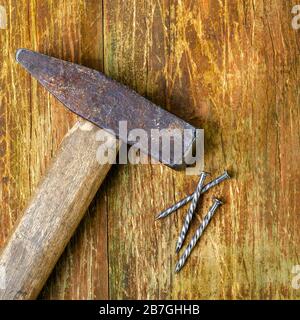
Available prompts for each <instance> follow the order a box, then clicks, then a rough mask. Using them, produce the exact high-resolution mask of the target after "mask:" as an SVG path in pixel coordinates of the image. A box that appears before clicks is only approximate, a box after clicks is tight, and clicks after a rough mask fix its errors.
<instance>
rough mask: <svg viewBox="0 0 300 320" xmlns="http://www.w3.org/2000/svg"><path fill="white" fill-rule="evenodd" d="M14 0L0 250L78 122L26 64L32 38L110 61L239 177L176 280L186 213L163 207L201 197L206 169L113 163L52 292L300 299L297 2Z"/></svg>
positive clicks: (6, 45)
mask: <svg viewBox="0 0 300 320" xmlns="http://www.w3.org/2000/svg"><path fill="white" fill-rule="evenodd" d="M0 4H2V5H4V6H5V8H6V11H7V15H8V25H7V29H5V30H0V40H1V44H2V47H1V51H0V56H1V59H0V68H1V77H0V83H1V92H0V132H1V137H0V177H1V183H0V199H1V201H0V213H1V214H0V223H1V227H0V242H1V244H3V243H4V241H5V239H6V238H7V236H8V234H9V232H10V230H11V229H12V228H13V226H14V225H15V222H16V220H17V218H18V217H19V216H20V215H21V214H22V209H23V208H24V206H25V205H26V203H27V202H28V199H29V198H30V195H31V194H32V193H33V192H34V190H35V188H36V185H37V183H38V181H39V179H40V177H41V176H42V175H43V173H44V172H45V168H46V167H47V166H48V165H49V161H50V158H51V156H53V155H54V154H55V151H56V149H57V146H58V144H59V143H60V141H61V139H62V138H63V136H64V134H65V133H66V132H67V130H68V128H69V127H71V126H72V124H73V122H74V120H75V117H74V116H73V115H71V114H70V113H68V112H67V111H65V110H64V109H63V108H61V106H60V104H59V103H58V102H56V101H55V99H53V98H52V97H50V96H49V95H48V94H47V93H46V92H45V91H44V90H43V89H41V88H40V87H39V86H38V85H37V84H36V83H35V82H34V81H32V80H31V79H30V77H29V76H28V75H26V74H25V72H23V71H21V68H19V67H18V66H17V65H16V64H15V63H14V62H13V61H14V53H15V50H16V49H17V48H19V47H26V48H29V49H33V50H36V51H40V52H42V53H46V54H50V55H54V56H56V57H59V58H62V59H68V60H70V61H74V62H78V63H82V64H84V65H86V66H89V67H94V68H96V69H99V70H102V71H104V72H105V73H106V74H108V75H109V76H111V77H113V78H115V79H118V80H120V81H121V82H123V83H126V84H128V85H130V86H131V87H133V88H134V89H136V90H137V91H138V92H140V93H141V94H144V95H146V96H148V97H149V98H150V99H151V100H152V101H154V102H155V103H157V104H159V105H162V106H163V107H165V108H167V109H170V110H171V111H172V112H174V113H176V114H177V115H179V116H180V117H182V118H183V119H184V120H186V121H189V122H192V124H194V125H196V126H198V127H200V128H204V129H205V169H206V170H207V171H210V172H211V174H212V175H213V176H214V175H217V174H219V173H220V172H222V170H223V169H224V168H227V169H231V171H232V173H233V175H234V178H233V179H232V180H231V181H227V182H226V183H224V184H223V185H221V186H219V187H218V188H216V189H214V191H211V192H209V193H208V194H207V195H205V197H204V199H203V202H202V203H201V204H200V206H199V209H198V211H197V214H198V221H199V220H200V217H202V216H203V215H204V214H205V211H206V209H207V208H208V207H209V205H210V201H211V200H210V197H211V196H212V195H216V196H221V197H222V198H223V199H224V200H225V201H226V204H225V205H224V206H223V208H222V209H221V210H220V211H219V212H218V213H217V214H216V216H215V219H214V220H213V221H212V223H211V224H210V226H209V228H208V230H207V232H206V233H205V234H204V235H203V238H202V240H201V242H200V243H199V245H197V247H196V248H195V250H194V252H193V255H192V256H191V258H190V260H189V262H188V264H187V266H186V267H185V268H184V269H183V270H182V272H181V273H180V274H179V275H177V276H175V275H174V274H173V269H174V266H175V262H176V259H177V256H176V255H175V254H174V246H175V241H176V238H177V236H178V231H179V229H180V227H181V223H182V219H183V216H184V214H185V210H184V209H182V210H180V212H178V214H177V215H173V216H172V217H170V218H168V219H167V220H164V221H161V222H154V216H155V214H156V213H157V212H159V211H160V210H161V209H162V208H165V207H167V206H168V205H169V204H171V203H172V202H173V201H175V200H179V199H181V198H182V197H183V196H184V195H185V194H187V193H190V192H192V191H193V188H194V187H195V185H196V183H197V177H187V176H185V175H184V173H179V172H173V171H172V170H170V169H168V168H165V167H164V166H160V165H159V166H131V165H126V166H124V165H120V166H115V167H113V168H112V170H111V171H110V173H109V179H108V180H107V181H105V182H104V185H103V186H102V187H101V188H100V190H99V192H98V193H97V195H96V197H95V199H94V201H93V203H92V206H91V207H90V208H89V210H88V212H87V215H86V218H84V219H83V222H82V223H81V224H80V226H79V229H78V231H77V232H76V233H75V235H74V237H73V238H72V239H71V241H70V243H69V245H68V246H67V248H66V250H65V252H64V254H63V256H62V258H61V259H60V260H59V262H58V264H57V265H56V268H55V270H54V271H53V273H52V275H51V277H50V279H49V280H48V282H47V284H46V286H45V287H44V289H43V292H42V294H41V296H40V298H44V299H99V298H112V299H116V298H120V299H122V298H153V299H156V298H178V299H187V298H193V299H206V298H208V299H213V298H221V299H226V298H239V299H246V298H252V299H272V298H273V299H275V298H281V299H282V298H286V299H299V298H300V290H296V289H294V288H293V287H292V279H293V277H294V276H295V274H293V273H292V268H293V266H294V265H299V250H298V247H299V245H298V244H299V242H300V239H299V236H300V234H299V232H298V230H299V213H298V211H299V210H298V204H297V199H299V195H300V189H299V186H300V177H299V172H300V170H299V163H300V161H299V157H300V151H299V150H300V145H299V138H298V137H299V131H300V129H299V128H300V123H299V94H298V91H299V89H298V88H299V77H298V75H299V71H300V70H299V69H300V66H299V49H298V48H299V47H300V46H299V39H300V38H299V32H300V31H299V30H298V31H297V30H293V29H292V27H291V19H292V16H293V15H292V14H291V9H292V7H293V5H294V4H296V2H295V1H292V0H290V1H284V0H279V1H269V0H260V1H253V0H246V1H225V0H222V1H218V0H211V1H202V0H197V1H189V0H184V1H169V0H159V1H156V0H155V1H154V0H153V1H152V0H151V1H141V0H136V1H131V0H128V1H121V0H109V1H106V0H103V1H102V2H101V1H98V0H89V1H87V0H80V1H78V0H76V1H75V0H62V1H53V0H34V1H4V0H3V1H0ZM16 8H17V9H16ZM196 221H197V220H195V222H196ZM196 225H197V223H195V224H193V228H195V227H196ZM192 230H194V229H192ZM191 234H192V232H191ZM191 234H189V236H191ZM188 239H190V238H188Z"/></svg>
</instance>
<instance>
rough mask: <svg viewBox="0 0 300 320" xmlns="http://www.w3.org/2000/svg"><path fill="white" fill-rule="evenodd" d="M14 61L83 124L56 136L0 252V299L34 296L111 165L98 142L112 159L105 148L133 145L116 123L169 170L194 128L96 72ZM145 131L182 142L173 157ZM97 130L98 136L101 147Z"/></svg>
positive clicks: (31, 58)
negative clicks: (0, 278) (139, 135)
mask: <svg viewBox="0 0 300 320" xmlns="http://www.w3.org/2000/svg"><path fill="white" fill-rule="evenodd" d="M16 60H17V61H18V62H19V63H20V64H21V65H22V66H23V67H24V68H25V69H26V70H27V71H28V72H29V73H30V74H31V75H32V76H33V77H34V78H36V79H37V80H38V81H39V82H40V83H41V84H42V85H43V86H44V87H45V88H46V89H47V90H48V91H49V92H50V93H52V94H53V95H54V96H55V97H56V98H57V99H58V100H59V101H61V102H62V103H63V105H64V106H65V107H67V108H68V109H69V110H71V111H72V112H74V113H76V114H77V115H79V116H81V117H82V118H84V119H86V120H87V121H86V120H84V121H81V122H79V123H77V124H75V126H74V127H73V128H72V129H71V130H70V131H69V133H68V134H67V135H66V137H65V138H64V140H63V142H62V144H61V146H60V149H59V151H58V153H57V155H56V156H55V157H54V159H53V161H52V163H51V165H50V167H49V168H48V170H47V172H46V174H45V176H44V177H43V179H42V181H41V182H40V184H39V186H38V187H37V190H36V192H35V194H34V195H33V197H32V198H31V200H30V202H29V205H28V206H27V208H26V209H25V211H24V213H23V215H22V216H21V217H20V219H19V221H18V222H17V223H16V227H15V228H14V230H13V232H12V233H11V235H10V237H9V238H8V240H7V242H6V244H5V246H4V247H3V249H2V251H1V256H0V266H1V267H3V268H4V269H5V288H0V298H1V299H34V298H36V297H37V295H38V294H39V292H40V290H41V289H42V287H43V285H44V283H45V282H46V280H47V278H48V276H49V275H50V272H51V271H52V269H53V268H54V266H55V264H56V262H57V260H58V259H59V257H60V255H61V254H62V252H63V250H64V248H65V246H66V245H67V243H68V241H69V240H70V238H71V236H72V234H73V233H74V231H75V229H76V227H77V226H78V224H79V222H80V220H81V219H82V217H83V215H84V213H85V211H86V210H87V208H88V206H89V204H90V202H91V200H92V199H93V197H94V195H95V193H96V191H97V190H98V188H99V186H100V185H101V183H102V181H103V180H104V178H105V176H106V174H107V172H108V171H109V169H110V167H111V164H112V163H113V161H107V159H105V160H106V161H103V160H104V159H103V158H104V157H105V155H104V153H100V156H99V145H100V146H101V143H102V144H105V147H107V148H108V150H106V151H111V152H109V153H110V154H111V155H113V156H112V159H110V160H114V159H115V158H116V156H117V153H116V152H114V150H113V146H117V147H116V148H115V149H116V150H117V149H118V147H120V145H122V144H120V143H119V140H123V141H125V142H126V143H129V144H134V142H133V141H131V140H130V139H128V136H126V135H124V134H122V132H120V129H119V124H120V121H123V122H124V123H125V122H126V125H127V130H128V131H130V130H135V129H136V128H139V129H142V130H143V132H145V133H146V140H145V141H144V143H143V144H140V145H139V148H140V150H141V151H142V152H144V153H147V154H149V155H151V156H152V157H153V158H155V159H157V160H159V161H161V162H162V163H164V164H166V165H168V166H170V167H171V168H179V167H182V166H183V165H184V164H185V163H187V162H188V161H187V159H191V157H192V150H193V147H194V145H195V139H196V129H195V128H194V127H193V126H191V125H190V124H188V123H186V122H185V121H183V120H182V119H180V118H178V117H176V116H175V115H173V114H171V113H169V112H167V111H166V110H164V109H161V108H160V107H158V106H156V105H155V104H153V103H152V102H150V101H148V100H147V99H145V98H143V97H142V96H140V95H138V94H137V93H136V92H134V91H133V90H131V89H129V88H128V87H126V86H124V85H121V84H119V83H117V82H116V81H113V80H111V79H109V78H108V77H106V76H105V75H104V74H102V73H100V72H98V71H95V70H91V69H89V68H86V67H83V66H80V65H77V64H74V63H70V62H66V61H63V60H60V59H56V58H53V57H49V56H46V55H43V54H40V53H36V52H33V51H30V50H26V49H19V50H18V51H17V54H16ZM99 128H105V131H104V130H103V129H99ZM174 129H175V130H174ZM153 130H154V131H155V130H158V131H161V130H163V131H164V132H165V133H170V132H171V131H172V132H173V136H172V139H173V144H172V145H174V142H176V141H181V142H182V143H181V142H180V143H181V145H182V148H181V149H180V152H175V148H174V147H173V148H172V147H170V152H169V156H166V155H164V153H163V152H162V151H161V148H156V147H155V148H154V147H152V143H153V139H154V138H153V135H152V133H153ZM99 132H100V133H103V132H105V133H106V134H105V135H104V136H105V139H103V140H101V139H100V140H101V143H100V142H99ZM112 132H113V134H112ZM97 137H98V138H97ZM159 139H160V138H159ZM108 141H109V143H107V142H108ZM160 143H161V140H159V141H158V144H159V145H160ZM123 145H124V146H126V144H125V143H123ZM100 149H101V148H100ZM97 154H98V156H97Z"/></svg>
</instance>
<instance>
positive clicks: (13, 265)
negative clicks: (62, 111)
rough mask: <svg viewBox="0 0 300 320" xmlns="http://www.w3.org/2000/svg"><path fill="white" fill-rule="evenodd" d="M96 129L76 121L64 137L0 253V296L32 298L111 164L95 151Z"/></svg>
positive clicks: (97, 143)
mask: <svg viewBox="0 0 300 320" xmlns="http://www.w3.org/2000/svg"><path fill="white" fill-rule="evenodd" d="M99 130H100V129H99V128H98V127H96V126H94V125H92V124H91V123H89V122H86V121H84V122H78V123H77V124H75V126H74V127H73V128H72V129H71V130H70V132H69V133H68V134H67V135H66V137H65V138H64V140H63V142H62V144H61V147H60V150H59V151H58V153H57V155H56V156H55V157H54V159H53V161H52V164H51V165H50V167H49V169H48V171H47V173H46V174H45V176H44V177H43V179H42V181H41V183H40V184H39V186H38V187H37V190H36V191H35V194H34V196H33V198H32V199H31V201H30V203H29V205H28V207H27V208H26V209H25V211H24V213H23V215H22V216H21V218H20V220H19V221H18V222H16V227H15V229H14V230H13V232H12V234H11V236H10V237H9V238H8V241H7V243H6V244H5V246H4V248H3V250H2V252H1V253H0V266H1V267H2V268H4V272H5V288H0V299H34V298H36V297H37V295H38V294H39V292H40V290H41V288H42V286H43V285H44V284H45V282H46V280H47V279H48V277H49V274H50V272H51V271H52V269H53V268H54V266H55V264H56V262H57V260H58V258H59V257H60V255H61V254H62V252H63V250H64V248H65V246H66V245H67V243H68V242H69V240H70V238H71V236H72V235H73V233H74V231H75V229H76V227H77V226H78V224H79V222H80V221H81V219H82V217H83V215H84V214H85V212H86V210H87V208H88V206H89V205H90V202H91V201H92V199H93V197H94V196H95V193H96V191H97V190H98V188H99V186H100V185H101V183H102V181H103V180H104V178H105V177H106V174H107V172H108V170H109V169H110V167H111V164H110V163H104V159H99V156H97V150H98V148H99V146H100V143H99V142H98V141H97V140H98V139H97V137H96V134H97V132H98V131H99ZM98 134H99V133H98ZM109 138H110V139H111V140H112V141H116V138H115V137H113V136H111V135H110V136H109ZM114 159H115V158H114ZM114 159H112V160H114ZM99 161H103V163H104V164H100V163H101V162H100V163H99ZM2 270H3V269H2Z"/></svg>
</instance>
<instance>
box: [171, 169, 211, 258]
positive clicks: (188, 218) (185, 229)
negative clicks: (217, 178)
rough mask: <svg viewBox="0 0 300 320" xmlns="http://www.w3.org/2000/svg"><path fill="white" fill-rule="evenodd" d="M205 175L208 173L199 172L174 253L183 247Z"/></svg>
mask: <svg viewBox="0 0 300 320" xmlns="http://www.w3.org/2000/svg"><path fill="white" fill-rule="evenodd" d="M207 175H208V173H206V172H201V174H200V179H199V182H198V184H197V187H196V189H195V191H194V193H193V199H192V203H191V205H190V207H189V210H188V212H187V215H186V217H185V219H184V222H183V226H182V229H181V232H180V234H179V237H178V240H177V244H176V252H178V251H179V250H180V249H181V247H182V245H183V242H184V239H185V237H186V234H187V232H188V230H189V226H190V223H191V221H192V218H193V215H194V212H195V210H196V207H197V204H198V200H199V198H200V195H201V190H202V188H203V184H204V180H205V178H206V177H207Z"/></svg>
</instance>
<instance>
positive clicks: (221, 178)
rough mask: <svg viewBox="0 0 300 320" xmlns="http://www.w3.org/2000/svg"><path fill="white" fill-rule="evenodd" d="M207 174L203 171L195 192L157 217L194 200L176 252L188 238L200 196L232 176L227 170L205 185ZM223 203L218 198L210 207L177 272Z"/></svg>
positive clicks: (159, 217)
mask: <svg viewBox="0 0 300 320" xmlns="http://www.w3.org/2000/svg"><path fill="white" fill-rule="evenodd" d="M207 175H208V173H206V172H202V173H201V175H200V179H199V182H198V184H197V187H196V189H195V191H194V193H193V194H191V195H189V196H187V197H186V198H184V199H182V200H180V201H179V202H177V203H175V204H174V205H173V206H171V207H169V208H168V209H166V210H164V211H162V212H161V213H160V214H159V215H158V216H157V219H161V218H164V217H167V216H168V215H170V214H171V213H173V212H175V211H176V210H177V209H179V208H180V207H182V206H183V205H185V204H186V203H188V202H189V201H192V203H191V205H190V207H189V210H188V213H187V215H186V217H185V220H184V224H183V227H182V230H181V232H180V235H179V238H178V240H177V244H176V252H179V250H180V249H181V247H182V245H183V242H184V240H185V238H186V234H187V232H188V229H189V225H190V222H191V220H192V218H193V215H194V213H195V210H196V207H197V203H198V201H199V198H200V196H201V194H203V193H204V192H206V191H207V190H209V189H210V188H212V187H214V186H216V185H217V184H219V183H220V182H222V181H224V180H226V179H229V178H230V176H229V174H228V172H227V171H225V172H224V173H223V174H222V175H221V176H219V177H217V178H216V179H214V180H213V181H211V182H210V183H208V184H206V185H205V186H203V184H204V181H205V178H206V177H207ZM221 204H222V201H220V200H218V199H214V202H213V205H212V206H211V207H210V209H209V211H208V213H207V215H206V216H205V218H204V220H203V222H202V223H201V224H200V226H199V227H198V229H197V230H196V232H195V234H194V236H193V238H192V240H191V242H190V243H189V245H188V246H187V248H186V249H185V251H184V253H183V254H182V256H181V257H180V259H179V261H178V263H177V264H176V267H175V272H178V271H179V270H180V269H181V268H182V267H183V266H184V264H185V262H186V260H187V258H188V257H189V255H190V254H191V252H192V250H193V248H194V247H195V245H196V243H197V242H198V240H199V239H200V237H201V235H202V233H203V231H204V230H205V228H206V227H207V225H208V224H209V222H210V220H211V218H212V217H213V215H214V213H215V211H216V209H217V208H218V207H219V206H220V205H221Z"/></svg>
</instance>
